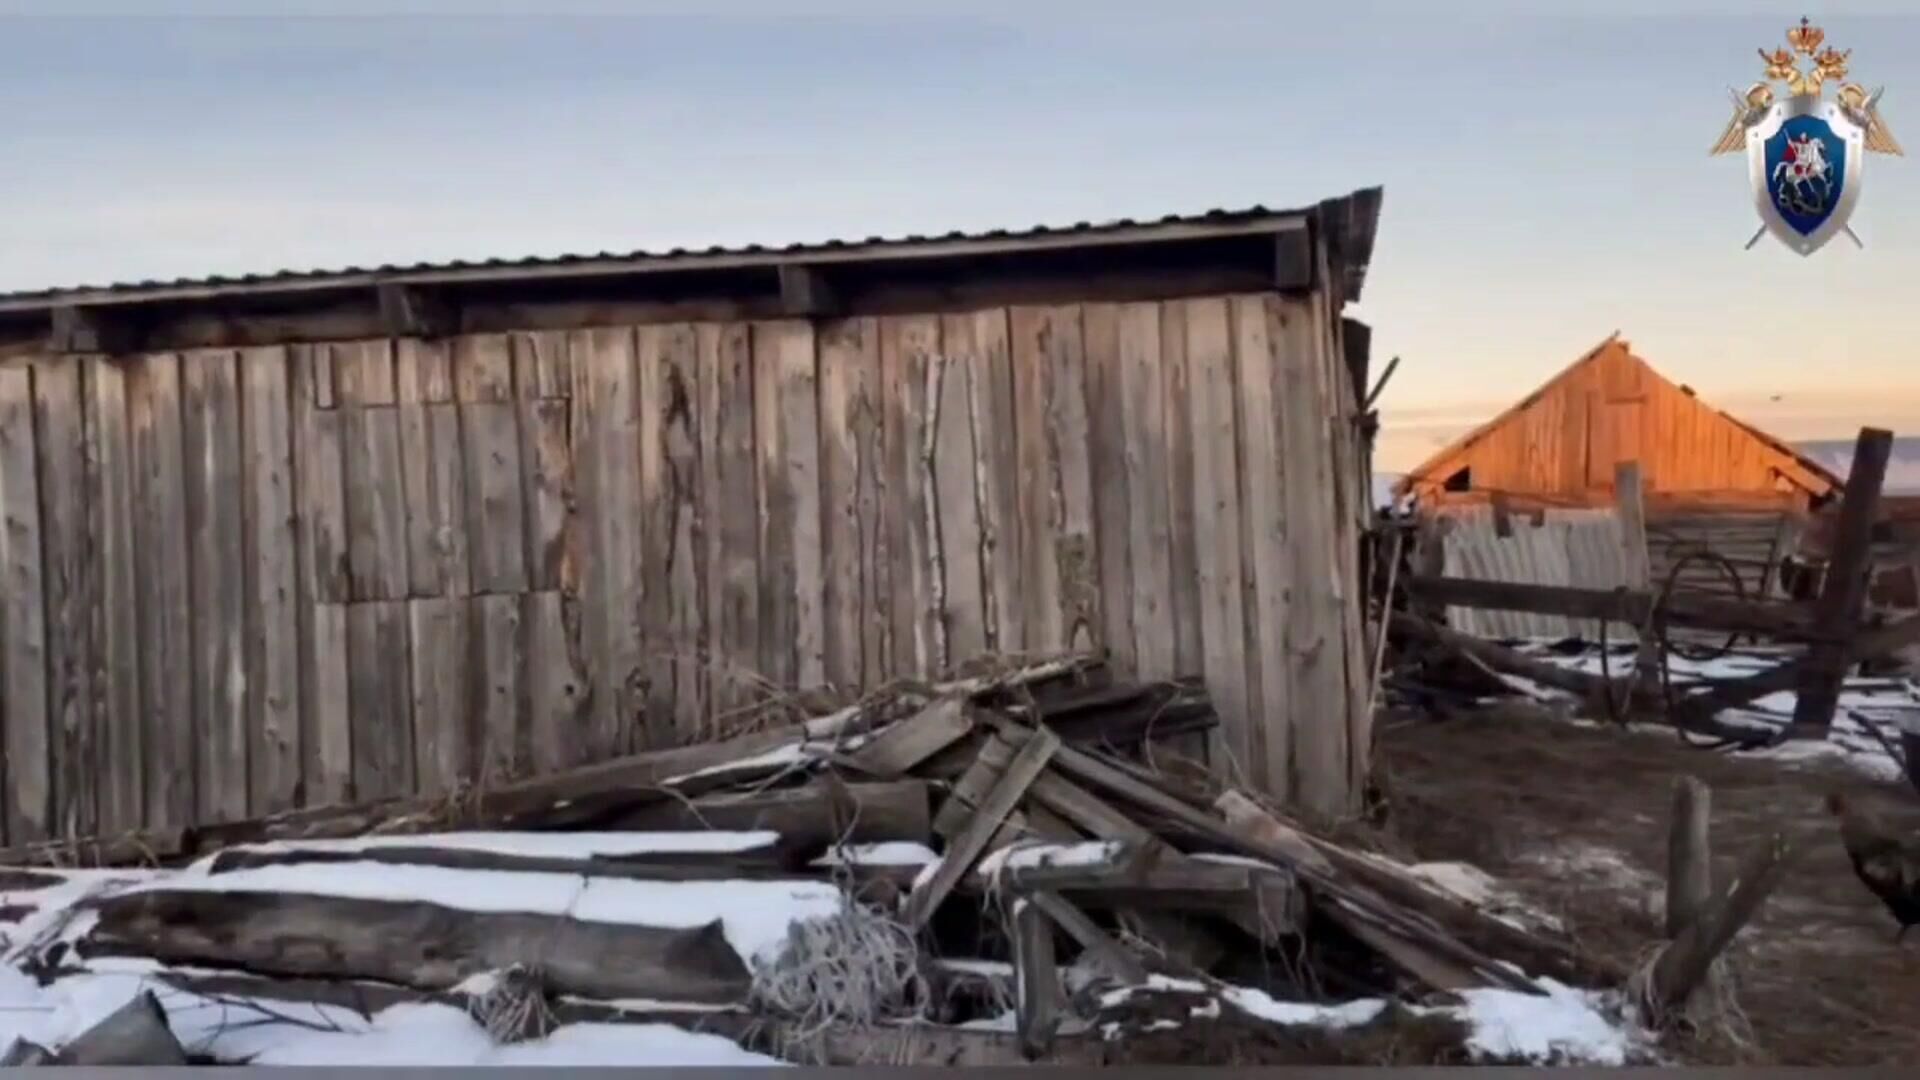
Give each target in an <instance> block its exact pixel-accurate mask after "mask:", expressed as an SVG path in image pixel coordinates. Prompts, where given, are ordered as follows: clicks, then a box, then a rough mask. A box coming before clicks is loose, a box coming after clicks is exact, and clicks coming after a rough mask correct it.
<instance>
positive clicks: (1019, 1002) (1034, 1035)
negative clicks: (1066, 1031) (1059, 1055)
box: [1010, 898, 1065, 1059]
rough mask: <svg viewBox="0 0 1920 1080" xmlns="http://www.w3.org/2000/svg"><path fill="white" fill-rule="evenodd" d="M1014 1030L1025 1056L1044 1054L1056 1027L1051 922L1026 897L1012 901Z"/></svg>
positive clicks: (1058, 992) (1057, 974)
mask: <svg viewBox="0 0 1920 1080" xmlns="http://www.w3.org/2000/svg"><path fill="white" fill-rule="evenodd" d="M1010 921H1011V922H1012V924H1013V925H1012V927H1011V929H1012V933H1011V935H1010V936H1011V937H1012V939H1013V965H1014V970H1015V972H1016V977H1015V980H1014V986H1015V991H1014V1031H1015V1032H1016V1033H1017V1034H1018V1035H1019V1037H1020V1052H1021V1053H1022V1054H1024V1055H1025V1056H1026V1057H1027V1058H1029V1059H1033V1058H1039V1057H1043V1056H1045V1054H1046V1053H1047V1051H1049V1050H1051V1049H1053V1040H1054V1036H1055V1035H1056V1034H1058V1032H1059V1030H1060V999H1061V998H1062V997H1064V996H1065V994H1064V992H1063V991H1062V989H1061V986H1060V965H1059V962H1058V961H1057V960H1056V958H1055V956H1054V951H1053V924H1052V923H1051V922H1050V921H1049V920H1048V918H1047V916H1046V913H1045V912H1044V911H1042V910H1041V908H1040V906H1039V905H1038V904H1036V903H1034V902H1033V901H1031V900H1028V899H1024V898H1023V899H1017V900H1015V901H1014V902H1013V915H1012V918H1011V920H1010Z"/></svg>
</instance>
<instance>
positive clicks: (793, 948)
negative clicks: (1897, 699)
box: [750, 900, 932, 1046]
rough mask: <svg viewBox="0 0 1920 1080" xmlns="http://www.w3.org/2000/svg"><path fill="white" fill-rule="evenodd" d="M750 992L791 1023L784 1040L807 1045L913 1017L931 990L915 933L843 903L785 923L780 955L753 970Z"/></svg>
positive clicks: (880, 915)
mask: <svg viewBox="0 0 1920 1080" xmlns="http://www.w3.org/2000/svg"><path fill="white" fill-rule="evenodd" d="M750 997H751V999H752V1001H753V1003H754V1004H755V1005H756V1006H758V1007H759V1008H761V1009H763V1010H765V1011H766V1012H768V1013H770V1014H773V1015H775V1016H779V1017H781V1018H783V1019H785V1020H788V1021H790V1024H789V1025H788V1027H787V1028H786V1031H785V1033H784V1035H783V1038H784V1039H785V1040H786V1041H787V1042H789V1043H790V1044H795V1045H798V1046H805V1045H808V1044H811V1043H813V1042H814V1041H816V1040H817V1038H818V1037H819V1036H820V1035H822V1034H824V1033H825V1032H826V1031H827V1030H828V1029H829V1028H833V1027H841V1026H846V1027H870V1026H872V1025H874V1024H878V1023H882V1022H884V1021H887V1020H893V1019H902V1018H906V1017H910V1016H916V1015H918V1014H919V1013H921V1012H923V1011H924V1010H925V1008H926V1006H927V1004H928V1002H929V1001H930V999H931V997H932V993H931V991H930V990H929V988H928V985H927V979H926V976H925V974H924V973H923V972H922V971H921V969H920V948H919V945H918V943H917V942H916V941H915V940H914V934H913V931H912V930H910V929H908V928H907V927H906V926H905V925H904V924H902V923H900V922H898V921H896V920H894V919H892V918H890V917H888V916H887V915H885V914H883V913H882V912H880V911H878V910H876V909H874V908H871V907H868V906H866V905H864V904H860V903H858V902H855V901H853V900H848V901H847V902H846V903H845V904H843V905H842V906H841V907H840V909H839V910H838V911H836V912H835V913H833V914H832V915H828V916H824V917H819V918H813V919H802V920H800V921H798V922H795V923H794V924H793V925H792V926H790V927H788V929H787V941H786V944H785V946H784V947H782V949H781V950H780V953H779V955H778V956H776V957H775V958H774V959H773V960H772V961H771V962H770V963H765V964H761V965H758V966H757V967H756V969H755V971H754V973H753V987H752V990H751V993H750Z"/></svg>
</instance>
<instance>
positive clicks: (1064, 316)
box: [0, 294, 1371, 842]
mask: <svg viewBox="0 0 1920 1080" xmlns="http://www.w3.org/2000/svg"><path fill="white" fill-rule="evenodd" d="M1340 355H1341V351H1340V342H1339V339H1338V329H1337V327H1335V326H1334V324H1333V321H1332V319H1331V304H1330V303H1329V301H1328V300H1327V298H1325V297H1311V296H1310V297H1281V296H1278V295H1271V294H1258V295H1243V296H1230V297H1207V298H1198V299H1191V300H1180V301H1170V302H1146V303H1121V304H1112V303H1101V304H1085V305H1078V304H1066V305H1051V306H1034V307H1013V308H991V309H986V310H981V311H971V312H962V313H950V314H945V315H912V316H888V317H878V318H869V317H861V318H849V319H840V320H827V321H822V322H818V323H813V322H808V321H805V320H777V321H768V322H761V323H753V324H740V323H729V324H719V323H702V324H693V323H681V324H664V325H651V326H644V327H604V328H595V329H589V330H577V331H571V332H539V333H517V334H488V335H472V336H465V337H459V338H454V339H451V340H447V341H439V342H422V341H414V340H402V341H385V340H382V341H363V342H349V343H342V344H329V345H303V346H292V347H275V348H259V349H246V350H202V351H195V352H189V353H183V354H171V353H168V354H151V355H143V356H137V357H132V358H126V359H108V358H103V357H91V356H84V357H57V358H56V357H46V358H34V359H31V360H29V361H27V362H18V361H15V362H10V363H9V364H8V365H7V366H5V367H0V500H3V501H0V508H3V510H4V515H3V523H4V529H0V578H3V579H4V585H5V590H4V595H5V601H4V604H0V685H3V686H4V689H5V698H4V712H0V724H4V739H3V740H0V746H4V750H5V757H4V761H5V770H6V789H5V790H6V799H5V801H4V807H3V808H0V826H4V829H5V836H6V838H7V839H8V840H9V841H12V842H18V841H26V840H33V839H38V838H43V837H47V836H52V835H60V834H71V833H80V832H90V831H94V830H108V831H111V830H116V829H123V828H132V827H138V826H165V825H179V824H188V823H192V822H204V821H210V820H220V819H229V818H234V817H239V816H242V815H248V814H260V813H267V812H272V811H275V810H280V809H285V808H287V807H290V806H297V805H313V804H318V803H324V802H330V801H337V800H341V799H353V798H369V797H376V796H382V795H391V794H400V793H407V792H416V791H417V792H424V793H429V794H436V795H437V794H447V793H451V792H454V791H456V790H457V789H458V788H459V787H461V786H462V785H463V784H468V783H474V782H480V781H484V780H489V779H498V778H501V777H506V776H515V775H523V774H526V773H529V772H537V771H547V770H553V769H558V768H564V767H568V766H571V765H575V764H578V763H581V762H584V761H590V760H596V759H601V758H605V757H607V756H610V755H614V754H619V753H625V752H629V751H632V750H635V749H641V748H645V747H650V746H658V745H663V744H670V743H675V742H684V741H689V740H695V739H701V738H706V737H711V736H712V735H714V734H716V733H719V732H722V731H724V730H725V729H727V728H728V727H729V726H731V725H734V724H736V723H738V722H740V721H741V720H742V719H743V718H750V717H756V716H757V715H758V714H759V713H760V712H761V711H763V710H765V709H767V708H775V709H777V708H780V707H782V706H783V703H784V702H786V701H788V700H790V696H791V695H790V694H788V693H786V691H787V690H790V689H791V688H794V687H801V688H806V687H817V686H821V685H825V684H830V685H834V686H838V687H841V688H844V689H860V688H871V687H873V686H875V685H878V684H880V683H883V682H886V681H888V680H890V679H893V678H897V677H900V676H903V675H913V676H932V675H936V674H938V673H940V672H943V671H946V670H949V669H952V668H955V667H957V666H960V665H963V664H966V663H968V662H969V661H973V660H976V659H978V658H979V657H981V656H983V655H987V654H997V655H1009V656H1017V655H1023V654H1024V655H1036V654H1046V653H1054V652H1059V651H1062V650H1066V649H1084V648H1104V649H1107V650H1109V652H1110V653H1111V655H1112V657H1113V658H1114V661H1115V662H1116V663H1117V664H1118V665H1119V666H1121V667H1122V668H1125V669H1131V670H1134V671H1137V672H1138V673H1139V674H1140V675H1142V676H1144V677H1149V678H1165V677H1172V676H1176V675H1202V676H1205V677H1206V678H1207V680H1208V681H1209V683H1210V685H1211V687H1212V690H1213V693H1214V696H1215V698H1216V701H1217V702H1218V703H1219V705H1220V707H1221V709H1222V712H1223V717H1224V722H1223V724H1222V727H1221V730H1220V732H1219V735H1218V737H1217V738H1216V739H1215V741H1214V745H1213V747H1212V749H1213V750H1215V751H1217V752H1218V754H1219V755H1220V759H1219V763H1220V764H1222V765H1223V766H1225V767H1228V768H1231V769H1233V770H1235V771H1237V772H1238V773H1239V774H1240V775H1241V776H1242V777H1244V778H1245V779H1246V780H1248V781H1249V782H1252V783H1255V784H1258V785H1261V786H1263V787H1265V788H1267V789H1268V790H1270V791H1272V792H1274V793H1276V794H1279V795H1282V796H1289V795H1291V796H1297V797H1299V798H1301V799H1302V800H1304V801H1306V802H1307V803H1309V804H1311V805H1314V806H1317V807H1321V808H1326V809H1343V808H1345V801H1346V800H1348V799H1349V798H1350V796H1351V793H1352V791H1353V790H1354V787H1355V785H1356V784H1357V783H1358V782H1360V781H1361V780H1362V779H1364V777H1363V770H1364V762H1365V753H1364V743H1365V741H1366V740H1367V739H1369V738H1370V737H1371V736H1370V732H1369V730H1368V728H1367V723H1366V719H1365V717H1364V708H1363V707H1362V703H1361V699H1362V698H1364V685H1365V678H1366V665H1365V653H1366V649H1365V644H1364V643H1365V633H1366V631H1365V627H1364V626H1363V625H1362V624H1361V621H1360V620H1361V616H1360V611H1359V607H1358V596H1357V592H1356V589H1357V586H1356V584H1355V575H1356V574H1357V572H1358V566H1357V560H1358V536H1359V530H1360V529H1361V528H1364V524H1365V522H1364V517H1365V515H1364V506H1365V495H1364V492H1363V490H1362V489H1363V488H1364V486H1365V478H1364V477H1362V476H1360V475H1359V469H1360V467H1361V464H1362V463H1361V461H1360V458H1359V456H1358V454H1357V450H1356V447H1355V446H1354V445H1352V443H1351V440H1352V439H1353V438H1354V424H1353V419H1354V416H1355V414H1356V412H1357V409H1358V403H1357V402H1356V401H1355V400H1354V396H1355V395H1354V394H1353V392H1352V390H1351V388H1350V387H1349V386H1348V385H1347V384H1348V382H1349V381H1350V380H1348V379H1347V378H1346V377H1345V372H1344V368H1343V366H1342V365H1341V363H1340V361H1339V357H1340ZM1349 549H1351V550H1349Z"/></svg>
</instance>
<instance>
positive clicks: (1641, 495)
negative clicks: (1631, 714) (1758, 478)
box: [1613, 461, 1660, 704]
mask: <svg viewBox="0 0 1920 1080" xmlns="http://www.w3.org/2000/svg"><path fill="white" fill-rule="evenodd" d="M1613 501H1614V507H1615V512H1616V513H1618V514H1619V516H1620V543H1621V551H1620V555H1621V564H1622V568H1623V569H1624V570H1625V577H1626V580H1625V581H1623V582H1621V584H1622V585H1624V586H1626V587H1627V588H1628V589H1631V590H1633V591H1635V592H1643V593H1644V592H1647V591H1648V590H1649V589H1651V588H1652V582H1653V557H1652V555H1651V554H1649V553H1648V551H1647V503H1646V492H1645V490H1644V488H1643V487H1642V484H1641V478H1640V463H1639V462H1638V461H1622V462H1620V463H1619V464H1618V465H1615V466H1614V469H1613ZM1659 617H1660V613H1659V612H1658V611H1652V612H1649V618H1647V619H1644V620H1642V621H1641V624H1640V625H1639V626H1636V627H1634V628H1633V632H1634V635H1635V636H1636V637H1637V638H1638V639H1639V643H1640V647H1639V648H1638V649H1637V650H1635V652H1634V656H1633V684H1632V685H1633V691H1632V692H1633V693H1635V694H1645V693H1648V692H1650V691H1652V690H1654V689H1655V688H1656V687H1657V686H1658V684H1659V679H1658V671H1659V663H1660V653H1659V649H1658V646H1657V645H1656V644H1655V641H1656V640H1657V635H1656V634H1655V633H1654V628H1653V621H1654V620H1655V619H1658V618H1659ZM1628 703H1629V704H1631V703H1632V698H1631V697H1629V698H1628Z"/></svg>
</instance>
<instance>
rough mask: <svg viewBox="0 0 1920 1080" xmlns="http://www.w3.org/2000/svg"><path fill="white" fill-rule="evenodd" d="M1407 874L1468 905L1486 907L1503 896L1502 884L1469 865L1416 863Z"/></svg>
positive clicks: (1408, 869)
mask: <svg viewBox="0 0 1920 1080" xmlns="http://www.w3.org/2000/svg"><path fill="white" fill-rule="evenodd" d="M1407 872H1408V873H1410V874H1412V875H1413V876H1414V877H1417V878H1419V879H1420V880H1422V881H1424V882H1426V883H1427V884H1429V885H1432V886H1433V887H1434V888H1436V889H1439V890H1441V891H1443V892H1449V893H1452V894H1453V895H1454V896H1457V897H1459V898H1460V899H1462V900H1465V901H1466V902H1467V903H1469V904H1474V905H1478V906H1485V905H1487V904H1490V903H1492V902H1493V901H1494V899H1495V898H1496V897H1497V896H1498V895H1499V893H1500V885H1499V883H1498V882H1496V881H1494V880H1493V877H1492V875H1490V874H1488V873H1487V872H1486V871H1485V870H1482V869H1480V868H1479V867H1477V866H1473V865H1471V864H1469V863H1460V862H1429V863H1414V864H1413V865H1411V866H1409V867H1407Z"/></svg>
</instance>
